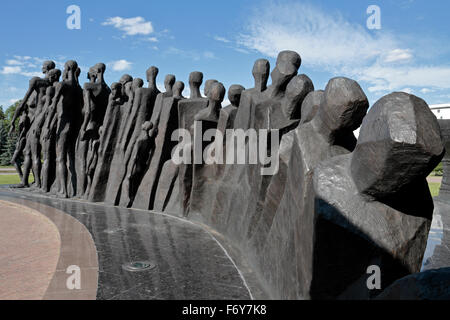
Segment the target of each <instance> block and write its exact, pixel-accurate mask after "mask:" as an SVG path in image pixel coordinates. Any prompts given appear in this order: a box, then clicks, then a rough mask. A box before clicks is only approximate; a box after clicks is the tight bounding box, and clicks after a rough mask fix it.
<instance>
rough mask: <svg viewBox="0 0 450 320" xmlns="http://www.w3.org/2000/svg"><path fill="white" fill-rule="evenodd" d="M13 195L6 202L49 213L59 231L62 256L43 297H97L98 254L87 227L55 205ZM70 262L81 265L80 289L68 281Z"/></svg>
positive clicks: (28, 209)
mask: <svg viewBox="0 0 450 320" xmlns="http://www.w3.org/2000/svg"><path fill="white" fill-rule="evenodd" d="M9 199H10V201H6V202H8V203H10V204H13V205H14V206H17V207H21V208H22V209H23V210H26V211H32V212H38V213H39V214H41V215H43V216H45V217H46V218H48V219H49V220H50V221H51V222H52V223H53V224H54V225H55V227H56V228H57V229H58V231H59V234H60V238H61V249H60V256H59V259H58V263H57V266H56V270H55V272H54V274H53V278H52V280H51V281H50V285H49V287H48V288H47V290H46V292H45V294H44V297H43V300H95V299H96V296H97V287H98V270H99V268H98V257H97V249H96V246H95V243H94V240H93V238H92V235H91V234H90V232H89V231H88V230H87V229H86V227H85V226H84V225H83V224H82V223H81V222H79V221H78V220H76V219H75V218H73V217H72V216H70V215H68V214H66V213H64V212H62V211H60V210H57V209H55V208H52V207H49V206H46V205H44V204H40V203H36V202H33V201H29V200H24V199H13V198H9ZM9 199H8V200H9ZM70 266H77V267H79V268H80V275H81V278H80V280H81V282H80V283H81V288H80V289H73V290H71V289H69V288H68V287H67V281H68V279H69V278H70V277H71V276H72V275H73V273H67V271H68V268H69V267H70Z"/></svg>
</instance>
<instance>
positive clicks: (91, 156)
mask: <svg viewBox="0 0 450 320" xmlns="http://www.w3.org/2000/svg"><path fill="white" fill-rule="evenodd" d="M102 130H103V127H100V128H99V134H100V135H101V134H102ZM99 147H100V140H99V139H97V140H93V141H92V143H91V144H90V145H89V151H88V154H87V155H88V157H87V163H86V177H87V185H86V191H85V194H84V195H83V197H84V198H85V199H88V198H89V193H90V191H91V186H92V179H93V178H94V174H95V169H96V168H97V163H98V149H99Z"/></svg>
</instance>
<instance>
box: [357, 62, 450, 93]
mask: <svg viewBox="0 0 450 320" xmlns="http://www.w3.org/2000/svg"><path fill="white" fill-rule="evenodd" d="M351 75H352V76H354V77H357V78H358V79H359V80H363V81H367V82H368V83H370V84H372V86H371V87H369V91H371V92H378V91H392V90H399V89H401V88H404V87H405V86H408V87H419V88H423V87H431V88H435V89H448V88H450V66H448V67H446V66H401V67H389V66H383V65H381V64H379V63H376V64H374V65H372V66H369V67H365V68H362V69H361V70H359V71H358V70H353V71H352V72H351Z"/></svg>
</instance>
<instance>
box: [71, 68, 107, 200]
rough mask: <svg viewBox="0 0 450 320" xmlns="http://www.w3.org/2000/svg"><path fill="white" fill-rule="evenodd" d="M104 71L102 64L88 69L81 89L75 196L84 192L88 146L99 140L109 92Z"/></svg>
mask: <svg viewBox="0 0 450 320" xmlns="http://www.w3.org/2000/svg"><path fill="white" fill-rule="evenodd" d="M105 71H106V65H105V64H103V63H97V64H96V65H95V66H93V67H92V68H90V70H89V73H88V79H89V82H88V83H85V85H84V89H83V100H84V103H83V112H84V120H83V123H82V125H81V130H80V134H79V136H78V139H77V145H76V150H77V151H76V152H77V157H76V160H75V166H76V172H77V190H76V194H77V195H79V196H82V195H84V193H85V191H86V184H87V177H86V168H87V167H86V164H87V157H88V155H87V154H88V150H89V149H92V146H91V145H90V144H92V142H93V141H95V140H98V139H99V132H98V129H99V127H100V126H101V125H102V124H103V119H104V117H105V112H106V108H107V105H108V97H109V94H110V92H111V90H110V89H109V87H108V85H107V84H106V83H105V80H104V73H105Z"/></svg>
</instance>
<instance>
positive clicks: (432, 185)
mask: <svg viewBox="0 0 450 320" xmlns="http://www.w3.org/2000/svg"><path fill="white" fill-rule="evenodd" d="M428 186H429V187H430V191H431V195H432V196H433V197H437V196H438V195H439V189H440V188H441V184H440V183H435V182H430V183H428Z"/></svg>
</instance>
